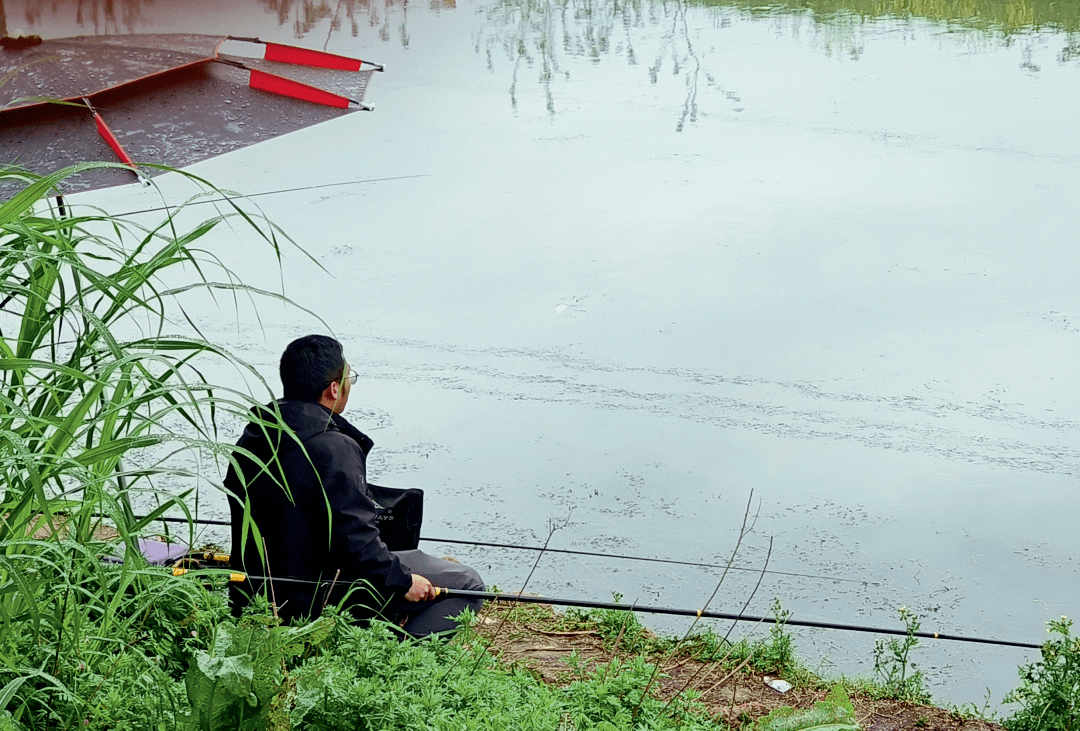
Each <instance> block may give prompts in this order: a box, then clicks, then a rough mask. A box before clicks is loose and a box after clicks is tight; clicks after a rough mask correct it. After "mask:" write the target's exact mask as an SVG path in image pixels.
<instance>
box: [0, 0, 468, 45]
mask: <svg viewBox="0 0 1080 731" xmlns="http://www.w3.org/2000/svg"><path fill="white" fill-rule="evenodd" d="M439 2H440V3H442V4H444V6H445V7H453V3H454V0H439ZM446 3H449V5H445V4H446ZM244 4H246V3H237V6H238V11H241V12H242V11H246V10H247V9H246V8H244V7H242V5H244ZM258 4H259V5H260V6H261V7H262V9H263V10H265V11H266V12H267V13H272V14H274V15H276V16H277V20H278V24H279V25H282V26H286V25H291V26H292V31H293V34H294V35H295V36H296V37H297V38H303V37H305V36H306V35H307V34H308V33H310V32H311V31H312V30H313V29H315V28H316V26H321V25H322V24H323V23H324V22H327V25H328V27H327V32H328V35H333V34H337V33H339V32H341V31H342V29H343V28H345V27H348V29H349V33H350V34H351V35H352V36H353V37H354V38H355V37H357V36H358V35H359V33H360V25H361V24H362V23H363V24H366V25H368V26H370V27H378V28H379V35H380V37H381V38H382V39H383V40H388V39H389V38H390V36H391V34H392V33H394V32H396V33H397V34H398V36H399V37H400V38H401V39H402V42H403V43H406V42H407V38H408V33H407V32H406V30H405V22H404V10H405V0H384V1H383V2H369V1H366V0H335V1H334V2H325V1H324V0H318V1H317V2H313V1H312V0H258ZM182 5H183V3H174V4H173V6H172V7H171V8H168V7H162V6H160V5H158V6H155V5H154V1H153V0H47V1H46V0H22V2H18V0H0V35H6V34H7V33H8V32H9V30H10V31H11V32H17V31H18V30H23V29H21V28H19V27H18V26H19V24H20V23H25V24H26V25H27V26H28V27H29V29H30V30H34V29H36V28H37V27H38V26H42V25H48V23H49V22H50V21H53V20H61V21H66V20H70V19H74V21H75V23H76V25H77V26H78V27H79V28H80V29H81V30H83V31H85V32H89V33H93V34H95V35H104V34H119V33H141V32H146V31H147V30H152V24H153V22H154V21H158V22H159V21H160V19H161V18H162V17H167V16H169V15H171V14H174V13H177V12H179V13H183V12H184V8H183V7H182ZM178 6H180V7H178ZM151 7H153V11H152V14H153V20H152V19H151V18H150V15H151V11H150V10H149V9H150V8H151ZM395 7H397V8H400V9H401V10H402V16H403V17H402V19H401V22H400V24H399V25H397V26H396V27H394V28H392V27H391V25H390V15H391V10H392V9H393V8H395ZM144 10H147V13H146V14H144V12H143V11H144ZM9 18H10V19H9ZM320 30H322V29H321V28H320Z"/></svg>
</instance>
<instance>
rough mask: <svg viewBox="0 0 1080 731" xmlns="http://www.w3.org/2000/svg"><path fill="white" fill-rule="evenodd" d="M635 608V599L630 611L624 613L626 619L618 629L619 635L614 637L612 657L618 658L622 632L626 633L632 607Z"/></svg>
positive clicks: (632, 610)
mask: <svg viewBox="0 0 1080 731" xmlns="http://www.w3.org/2000/svg"><path fill="white" fill-rule="evenodd" d="M636 606H637V599H635V600H634V603H633V604H631V605H630V611H628V612H627V613H626V617H625V618H624V619H623V623H622V626H621V627H619V634H618V635H617V636H616V637H615V646H614V647H613V648H611V655H612V657H618V656H619V642H620V641H621V640H622V636H623V632H625V631H626V625H627V624H629V623H630V617H631V616H633V613H634V607H636Z"/></svg>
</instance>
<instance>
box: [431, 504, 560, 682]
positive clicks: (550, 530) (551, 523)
mask: <svg viewBox="0 0 1080 731" xmlns="http://www.w3.org/2000/svg"><path fill="white" fill-rule="evenodd" d="M573 512H574V509H573V508H570V511H569V512H568V513H567V514H566V518H564V519H563V520H562V522H561V523H556V522H555V521H553V520H548V535H547V540H545V541H544V546H543V548H541V549H540V552H539V553H538V554H537V555H536V560H535V561H533V565H532V568H531V569H530V570H529V575H528V576H526V577H525V583H523V584H522V585H521V590H520V591H518V596H520V595H521V594H524V593H525V587H527V586H528V585H529V580H530V579H532V575H533V573H535V572H536V567H537V566H538V565H539V564H540V559H541V558H543V557H544V552H545V551H546V550H547V547H548V544H549V543H551V537H552V536H553V535H555V531H557V530H559V529H560V528H565V527H566V526H567V525H569V523H570V515H571V514H572V513H573ZM516 605H517V602H516V601H515V602H511V604H510V607H509V608H508V609H507V610H506V611H505V612H504V613H503V616H502V619H501V620H500V621H499V626H498V627H496V628H495V632H494V634H492V635H491V639H490V640H488V646H489V647H490V646H491V645H493V644H494V643H495V640H496V639H498V637H499V633H500V632H502V628H503V627H504V626H505V625H506V620H507V619H509V617H510V612H512V611H513V610H514V607H515V606H516ZM483 658H484V656H483V654H478V655H477V657H476V663H475V664H474V665H473V668H472V670H471V671H470V673H469V675H473V674H475V673H476V669H477V668H478V667H480V663H481V661H482V660H483ZM455 667H457V660H455V661H454V662H453V663H451V665H450V667H448V668H447V669H446V672H445V673H443V676H442V677H441V678H439V683H440V684H441V683H443V682H445V681H446V679H447V678H448V677H450V673H451V671H453V669H454V668H455Z"/></svg>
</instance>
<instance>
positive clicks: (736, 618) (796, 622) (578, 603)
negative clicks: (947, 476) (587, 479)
mask: <svg viewBox="0 0 1080 731" xmlns="http://www.w3.org/2000/svg"><path fill="white" fill-rule="evenodd" d="M188 572H189V569H182V568H177V569H173V576H182V575H184V574H186V573H188ZM248 580H252V581H270V582H271V583H273V582H278V581H280V582H285V583H289V584H307V585H312V584H314V585H322V584H330V583H331V581H330V580H324V581H311V580H309V579H284V578H272V577H267V576H255V575H251V574H242V573H238V572H232V573H230V574H229V581H230V582H234V583H243V582H245V581H248ZM436 589H438V595H439V596H446V597H471V598H475V599H487V600H489V601H496V602H511V603H517V602H520V603H522V604H553V605H556V606H562V607H583V608H586V609H611V610H615V611H620V612H644V613H646V614H668V615H674V616H679V617H705V618H707V619H723V620H728V621H732V622H754V623H763V624H781V625H790V626H792V627H810V628H813V629H835V630H842V631H845V632H867V633H871V634H880V635H898V636H901V637H907V636H909V635H910V636H912V637H919V638H923V639H928V640H951V641H953V642H970V643H976V644H982V645H1000V646H1002V647H1023V648H1027V649H1034V650H1037V649H1040V648H1041V647H1042V645H1036V644H1033V643H1031V642H1013V641H1011V640H993V639H987V638H985V637H964V636H961V635H948V634H943V633H941V632H908V631H907V630H903V629H889V628H886V627H869V626H866V625H858V624H841V623H839V622H815V621H813V620H800V619H791V618H790V617H788V618H787V619H784V620H779V619H776V618H775V617H754V616H751V615H749V614H731V613H728V612H713V611H708V610H701V609H678V608H674V607H653V606H647V605H645V606H643V605H641V604H618V603H616V602H596V601H591V600H589V599H564V598H557V597H548V596H533V595H528V594H507V593H502V592H493V591H472V590H469V589H447V588H444V587H436Z"/></svg>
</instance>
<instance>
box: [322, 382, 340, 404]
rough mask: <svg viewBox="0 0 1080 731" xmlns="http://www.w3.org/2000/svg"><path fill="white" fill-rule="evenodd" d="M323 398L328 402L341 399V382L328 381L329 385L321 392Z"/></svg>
mask: <svg viewBox="0 0 1080 731" xmlns="http://www.w3.org/2000/svg"><path fill="white" fill-rule="evenodd" d="M323 398H324V399H328V400H330V401H337V400H338V399H339V398H341V381H330V385H328V386H327V387H326V389H325V390H324V391H323Z"/></svg>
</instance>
